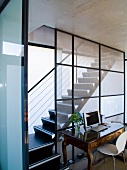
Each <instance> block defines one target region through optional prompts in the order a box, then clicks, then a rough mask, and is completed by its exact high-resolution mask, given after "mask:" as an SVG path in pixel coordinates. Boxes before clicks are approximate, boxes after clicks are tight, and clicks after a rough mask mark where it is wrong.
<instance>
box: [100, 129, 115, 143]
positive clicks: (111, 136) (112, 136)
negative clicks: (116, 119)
mask: <svg viewBox="0 0 127 170" xmlns="http://www.w3.org/2000/svg"><path fill="white" fill-rule="evenodd" d="M115 138H116V133H115V132H114V133H112V134H110V135H108V136H105V137H103V138H102V140H101V144H102V145H103V144H105V143H108V142H110V141H112V140H113V139H115Z"/></svg>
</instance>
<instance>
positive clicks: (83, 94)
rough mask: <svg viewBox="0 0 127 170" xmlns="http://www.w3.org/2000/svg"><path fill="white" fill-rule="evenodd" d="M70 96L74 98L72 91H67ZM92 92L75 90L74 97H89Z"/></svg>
mask: <svg viewBox="0 0 127 170" xmlns="http://www.w3.org/2000/svg"><path fill="white" fill-rule="evenodd" d="M67 92H68V95H69V96H72V89H67ZM89 95H90V90H83V89H81V90H80V89H74V96H77V97H89Z"/></svg>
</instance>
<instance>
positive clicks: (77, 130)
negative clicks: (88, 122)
mask: <svg viewBox="0 0 127 170" xmlns="http://www.w3.org/2000/svg"><path fill="white" fill-rule="evenodd" d="M75 133H76V134H78V133H80V125H79V124H76V125H75Z"/></svg>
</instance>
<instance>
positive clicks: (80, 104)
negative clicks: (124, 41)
mask: <svg viewBox="0 0 127 170" xmlns="http://www.w3.org/2000/svg"><path fill="white" fill-rule="evenodd" d="M50 39H51V41H50ZM54 42H55V44H54ZM30 46H32V48H33V46H36V50H37V51H38V50H39V49H41V52H40V58H43V55H44V58H43V59H41V60H39V61H42V60H43V61H44V60H45V62H40V68H41V69H39V63H37V67H38V70H40V71H39V74H36V75H35V79H36V81H37V79H38V78H39V76H38V75H40V74H41V76H43V74H44V77H43V78H42V79H43V82H42V83H41V84H38V83H37V86H38V85H39V87H38V89H41V93H40V92H39V91H38V92H37V96H39V97H37V99H36V100H35V102H34V99H33V97H32V95H31V94H28V96H29V95H30V96H31V97H32V98H31V97H29V101H30V102H31V101H32V102H33V104H34V105H35V106H36V107H34V105H33V106H31V103H32V102H31V103H29V106H28V109H30V112H29V123H28V124H29V134H30V133H33V126H34V125H38V124H41V117H42V116H43V117H45V118H46V117H49V114H50V115H51V113H52V114H53V115H55V116H54V117H55V118H54V119H55V132H56V134H55V136H56V138H55V139H56V140H55V144H56V145H55V147H54V149H55V151H56V152H58V153H61V161H62V143H61V142H62V140H63V138H62V130H65V129H68V128H71V127H74V125H73V124H71V123H70V122H69V116H70V115H71V114H73V113H74V112H80V113H81V114H82V113H84V112H91V111H96V110H98V111H99V112H100V113H101V114H104V115H105V117H106V119H107V121H117V122H122V123H124V107H125V105H124V101H125V100H124V98H125V95H124V94H125V92H124V91H125V90H124V88H125V86H124V81H125V80H124V79H125V78H124V77H125V76H124V75H125V74H124V72H125V71H124V52H122V51H119V50H117V49H113V48H110V47H107V46H105V45H102V44H99V43H97V42H94V41H90V40H88V39H85V38H82V37H79V36H76V35H72V34H70V33H67V32H64V31H61V30H57V29H53V28H49V27H46V26H42V27H40V28H39V29H38V30H36V31H34V32H32V33H30V34H29V48H28V49H29V50H28V52H29V57H28V59H29V60H31V61H32V55H31V54H30V51H31V47H30ZM34 48H35V47H34ZM45 48H46V51H47V50H48V53H49V51H51V52H50V53H49V55H48V53H44V52H43V51H42V49H43V50H44V51H45ZM38 52H39V51H38ZM33 54H34V53H33ZM36 54H38V53H36ZM45 54H46V55H45ZM38 55H39V54H38ZM33 58H34V59H35V60H36V57H35V55H34V56H33ZM53 59H54V61H55V62H52V61H53ZM49 60H50V61H49ZM46 61H49V62H47V63H46ZM50 63H51V65H50ZM35 64H36V63H35V62H33V66H34V65H35ZM42 64H43V71H42V67H41V66H42ZM31 66H32V65H31V64H30V65H29V67H28V69H30V68H31ZM48 66H49V67H48ZM45 67H46V68H45ZM32 69H33V67H32ZM44 69H45V70H44ZM46 71H47V72H46ZM33 73H34V74H35V71H32V72H31V71H30V72H29V79H30V78H33V77H34V76H33V75H34V74H33ZM30 75H31V76H30ZM39 79H40V78H39ZM42 79H41V80H42ZM41 80H40V81H39V82H41ZM29 82H30V81H29ZM33 85H34V83H33ZM40 87H41V88H40ZM30 88H31V87H30ZM35 90H36V88H35ZM30 93H31V92H30ZM33 94H34V95H35V93H33ZM35 97H36V96H35ZM36 103H37V104H36ZM33 107H34V109H32V108H33ZM35 113H36V114H35ZM31 122H32V123H31ZM73 151H74V152H73ZM67 152H68V159H72V158H74V157H76V155H77V154H78V152H81V151H79V150H77V149H76V148H73V147H68V148H67Z"/></svg>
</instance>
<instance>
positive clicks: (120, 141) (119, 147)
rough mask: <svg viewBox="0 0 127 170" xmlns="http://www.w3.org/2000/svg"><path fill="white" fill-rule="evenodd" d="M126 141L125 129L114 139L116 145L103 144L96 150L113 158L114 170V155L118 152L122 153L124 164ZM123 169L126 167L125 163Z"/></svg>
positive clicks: (126, 132) (126, 133)
mask: <svg viewBox="0 0 127 170" xmlns="http://www.w3.org/2000/svg"><path fill="white" fill-rule="evenodd" d="M126 141H127V131H125V132H123V133H122V134H121V135H120V136H119V137H118V138H117V141H116V145H114V144H105V145H103V146H101V147H99V148H98V149H97V150H98V151H99V152H100V153H103V154H105V155H110V156H112V157H113V160H114V170H115V157H114V156H116V155H119V154H120V153H122V154H123V158H124V164H125V153H124V150H125V145H126ZM125 169H126V164H125Z"/></svg>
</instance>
